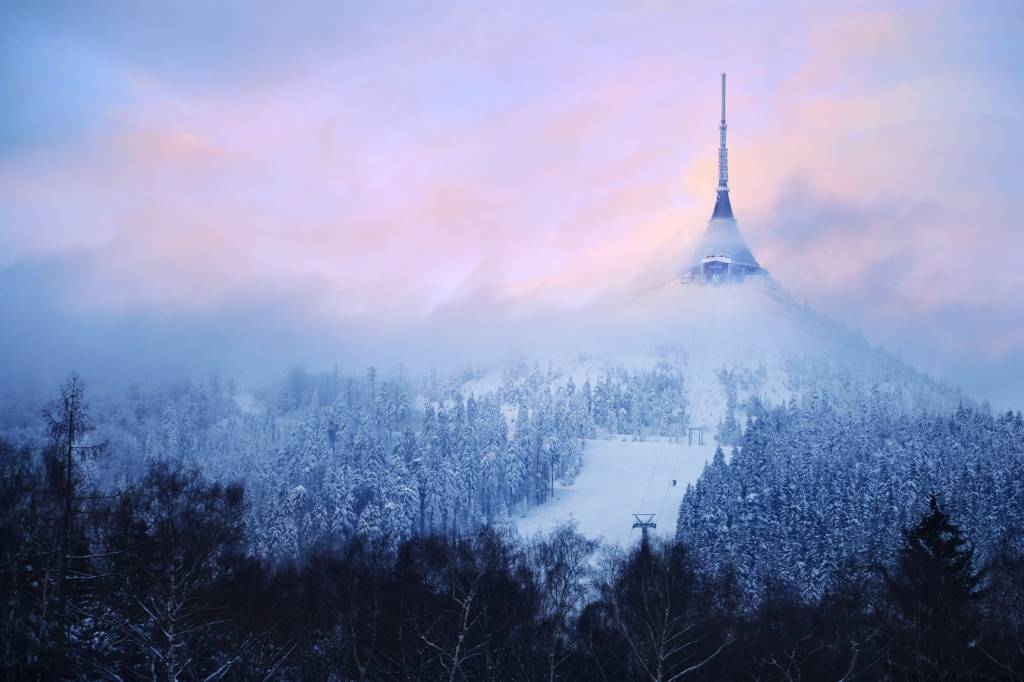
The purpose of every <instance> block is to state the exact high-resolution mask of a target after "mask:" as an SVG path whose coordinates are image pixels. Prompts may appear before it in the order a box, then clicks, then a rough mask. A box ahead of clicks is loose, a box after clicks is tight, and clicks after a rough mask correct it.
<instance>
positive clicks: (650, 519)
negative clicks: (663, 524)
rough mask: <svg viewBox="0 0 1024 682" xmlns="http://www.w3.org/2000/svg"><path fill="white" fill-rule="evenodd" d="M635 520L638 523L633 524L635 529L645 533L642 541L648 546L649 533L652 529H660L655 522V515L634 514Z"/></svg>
mask: <svg viewBox="0 0 1024 682" xmlns="http://www.w3.org/2000/svg"><path fill="white" fill-rule="evenodd" d="M633 518H634V519H636V523H634V524H633V527H634V528H639V529H640V532H641V533H643V536H642V538H641V541H642V542H643V544H645V545H646V544H647V531H648V530H649V529H651V528H657V527H658V524H656V523H655V522H654V514H633Z"/></svg>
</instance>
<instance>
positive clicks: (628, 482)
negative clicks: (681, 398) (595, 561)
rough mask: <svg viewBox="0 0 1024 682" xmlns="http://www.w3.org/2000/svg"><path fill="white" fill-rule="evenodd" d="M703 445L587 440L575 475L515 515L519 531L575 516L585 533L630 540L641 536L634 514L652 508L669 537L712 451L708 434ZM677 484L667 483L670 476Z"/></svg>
mask: <svg viewBox="0 0 1024 682" xmlns="http://www.w3.org/2000/svg"><path fill="white" fill-rule="evenodd" d="M704 438H705V444H704V445H703V446H698V445H696V444H695V445H693V446H690V445H687V444H686V442H685V441H684V442H682V443H676V442H671V441H669V440H660V441H632V440H588V441H586V447H585V449H584V452H583V469H582V470H581V471H580V474H579V475H578V476H577V477H576V481H575V482H574V483H573V484H572V485H570V486H566V487H561V486H557V485H556V488H555V495H554V497H553V498H552V499H551V500H549V501H548V502H546V503H545V504H543V505H540V506H539V507H533V508H531V509H529V510H528V511H526V512H525V513H523V514H522V515H521V516H519V517H518V518H517V519H516V526H517V527H518V529H519V532H520V533H521V534H522V535H525V536H531V535H534V534H536V533H538V532H542V531H547V530H550V529H551V528H553V527H554V526H556V525H558V524H559V523H561V522H563V521H569V520H575V521H576V522H577V524H578V527H579V531H580V532H581V533H583V534H584V535H586V536H588V537H593V538H598V537H600V538H602V539H603V540H604V542H606V543H608V544H617V545H620V546H626V545H629V544H631V543H633V542H635V541H637V540H639V538H640V530H639V529H633V528H632V525H633V521H634V519H633V514H634V513H647V514H655V515H656V516H655V519H654V521H655V523H657V524H658V527H657V528H656V529H654V530H653V531H652V533H654V534H655V535H657V536H660V537H666V538H667V537H672V536H674V535H675V531H676V515H677V513H678V510H679V503H680V502H681V501H682V499H683V494H684V493H685V492H686V486H687V484H688V483H693V482H695V481H696V480H697V478H698V477H699V476H700V474H701V472H702V471H703V469H704V463H705V461H709V460H710V459H711V457H712V455H713V454H714V451H715V444H714V442H713V438H711V437H709V436H708V434H705V437H704ZM673 478H675V479H676V481H677V482H676V485H675V486H673V485H672V479H673Z"/></svg>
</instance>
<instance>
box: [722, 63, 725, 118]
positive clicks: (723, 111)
mask: <svg viewBox="0 0 1024 682" xmlns="http://www.w3.org/2000/svg"><path fill="white" fill-rule="evenodd" d="M722 123H725V74H724V73H723V74H722Z"/></svg>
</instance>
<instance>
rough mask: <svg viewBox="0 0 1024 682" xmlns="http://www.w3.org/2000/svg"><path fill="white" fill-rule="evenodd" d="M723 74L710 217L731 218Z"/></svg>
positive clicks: (723, 77)
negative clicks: (715, 181)
mask: <svg viewBox="0 0 1024 682" xmlns="http://www.w3.org/2000/svg"><path fill="white" fill-rule="evenodd" d="M726 127H727V126H726V125H725V74H724V73H723V74H722V121H721V123H719V124H718V196H716V197H715V210H714V212H713V213H712V214H711V219H712V220H714V219H716V218H728V219H729V220H732V218H733V215H732V204H730V203H729V149H728V147H726V146H725V129H726Z"/></svg>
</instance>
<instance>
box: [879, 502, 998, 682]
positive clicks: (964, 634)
mask: <svg viewBox="0 0 1024 682" xmlns="http://www.w3.org/2000/svg"><path fill="white" fill-rule="evenodd" d="M981 578H982V576H981V574H980V573H979V572H977V571H975V569H974V550H973V549H972V548H971V547H969V546H968V545H967V541H966V539H965V538H964V536H963V534H962V533H961V531H960V529H959V528H958V527H957V526H956V525H955V524H953V523H952V521H951V520H950V518H949V516H948V515H947V514H946V513H945V512H944V511H943V510H942V508H941V507H939V503H938V500H937V499H936V497H935V496H934V495H932V497H931V500H930V501H929V511H928V513H927V514H926V515H925V516H924V517H923V518H922V519H921V521H920V523H918V525H917V526H916V527H915V528H913V529H912V530H911V531H909V532H908V533H906V537H905V542H904V545H903V548H902V549H901V550H900V553H899V556H898V558H897V563H896V570H895V573H894V574H892V575H890V574H888V573H887V574H886V585H887V588H888V595H889V597H890V599H891V601H892V604H893V605H894V607H895V609H894V613H892V614H891V615H892V618H891V621H890V622H889V624H888V631H889V632H888V634H889V639H890V659H889V662H890V665H891V666H892V667H893V669H894V671H895V672H896V673H897V675H900V676H904V677H907V678H910V679H922V680H924V679H929V680H940V679H966V678H968V677H970V672H971V669H972V667H973V664H974V662H973V659H974V658H975V656H974V655H973V649H974V647H975V646H976V642H975V641H974V633H975V630H976V627H977V620H976V616H977V611H976V602H977V601H978V599H979V597H980V596H981V594H982V591H981V590H980V589H979V584H980V582H981Z"/></svg>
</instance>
